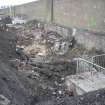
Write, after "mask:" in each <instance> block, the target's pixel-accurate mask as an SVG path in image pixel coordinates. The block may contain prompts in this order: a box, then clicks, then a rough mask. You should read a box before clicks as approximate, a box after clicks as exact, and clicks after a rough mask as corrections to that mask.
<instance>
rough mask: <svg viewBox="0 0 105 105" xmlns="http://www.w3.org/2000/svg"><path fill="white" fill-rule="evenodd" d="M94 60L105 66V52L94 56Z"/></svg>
mask: <svg viewBox="0 0 105 105" xmlns="http://www.w3.org/2000/svg"><path fill="white" fill-rule="evenodd" d="M92 62H93V63H95V64H97V65H99V66H102V67H103V68H105V54H101V55H96V56H93V57H92Z"/></svg>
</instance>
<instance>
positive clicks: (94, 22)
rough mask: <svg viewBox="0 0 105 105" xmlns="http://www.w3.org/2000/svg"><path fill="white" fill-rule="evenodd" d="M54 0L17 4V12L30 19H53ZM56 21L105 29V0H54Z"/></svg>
mask: <svg viewBox="0 0 105 105" xmlns="http://www.w3.org/2000/svg"><path fill="white" fill-rule="evenodd" d="M51 2H52V0H39V1H37V2H32V3H29V4H24V5H21V6H16V8H15V13H16V15H18V14H23V15H27V16H28V18H29V19H39V20H43V21H49V20H51V13H50V11H51V8H50V7H51ZM7 12H8V10H7ZM53 16H54V17H53V18H54V22H55V23H59V24H61V25H64V26H69V27H78V28H85V29H89V30H93V31H104V29H105V0H54V14H53Z"/></svg>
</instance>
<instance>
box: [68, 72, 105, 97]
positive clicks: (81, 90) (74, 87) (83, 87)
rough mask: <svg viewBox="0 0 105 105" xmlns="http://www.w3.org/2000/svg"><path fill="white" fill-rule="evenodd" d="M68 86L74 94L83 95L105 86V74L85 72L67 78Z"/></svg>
mask: <svg viewBox="0 0 105 105" xmlns="http://www.w3.org/2000/svg"><path fill="white" fill-rule="evenodd" d="M66 86H67V87H68V90H69V91H73V93H74V95H82V94H85V93H88V92H92V91H96V90H99V89H103V88H105V75H104V74H102V73H100V72H94V73H93V74H91V72H85V73H81V74H79V75H72V76H68V77H67V78H66Z"/></svg>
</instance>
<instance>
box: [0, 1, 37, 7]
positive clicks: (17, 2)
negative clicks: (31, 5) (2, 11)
mask: <svg viewBox="0 0 105 105" xmlns="http://www.w3.org/2000/svg"><path fill="white" fill-rule="evenodd" d="M32 1H37V0H0V7H1V6H11V5H12V6H13V5H20V4H24V3H28V2H32Z"/></svg>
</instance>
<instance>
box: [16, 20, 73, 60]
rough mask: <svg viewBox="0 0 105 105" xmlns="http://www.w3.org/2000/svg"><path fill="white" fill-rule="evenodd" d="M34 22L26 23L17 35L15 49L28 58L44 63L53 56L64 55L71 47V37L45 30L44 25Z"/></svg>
mask: <svg viewBox="0 0 105 105" xmlns="http://www.w3.org/2000/svg"><path fill="white" fill-rule="evenodd" d="M34 22H35V23H34ZM34 22H33V23H27V26H25V27H24V28H23V29H22V30H20V31H19V32H18V34H17V48H20V49H22V51H23V52H24V54H25V55H27V56H28V57H29V58H32V59H33V58H34V59H35V58H36V59H40V58H42V59H41V60H40V61H46V60H47V59H48V58H51V57H53V56H63V55H65V54H66V53H67V52H68V51H69V49H70V48H71V47H72V46H73V44H74V38H73V37H72V38H69V36H68V37H67V36H66V37H63V36H62V35H60V34H58V33H57V32H54V31H49V30H45V29H44V24H41V23H38V22H37V21H34ZM49 60H50V59H49Z"/></svg>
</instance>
